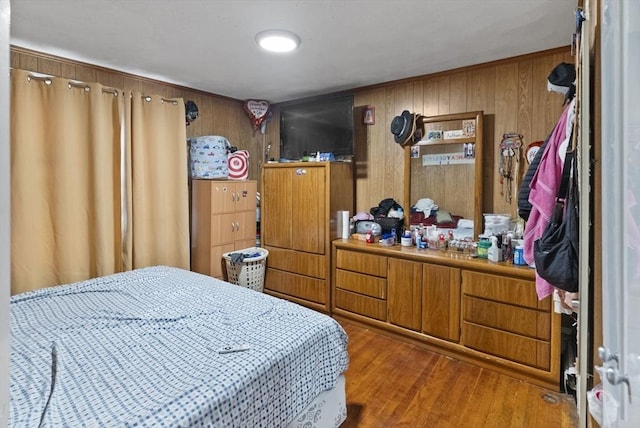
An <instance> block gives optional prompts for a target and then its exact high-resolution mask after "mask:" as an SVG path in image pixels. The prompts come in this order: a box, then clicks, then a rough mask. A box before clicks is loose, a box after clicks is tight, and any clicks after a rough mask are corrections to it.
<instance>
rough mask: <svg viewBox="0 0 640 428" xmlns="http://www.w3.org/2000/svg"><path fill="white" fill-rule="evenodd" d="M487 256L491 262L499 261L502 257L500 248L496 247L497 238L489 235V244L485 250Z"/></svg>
mask: <svg viewBox="0 0 640 428" xmlns="http://www.w3.org/2000/svg"><path fill="white" fill-rule="evenodd" d="M487 258H488V259H489V261H491V262H499V261H500V260H501V259H502V250H501V249H500V247H498V238H497V237H496V236H492V237H491V246H490V247H489V249H488V250H487Z"/></svg>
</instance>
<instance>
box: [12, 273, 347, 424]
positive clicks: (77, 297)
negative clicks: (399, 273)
mask: <svg viewBox="0 0 640 428" xmlns="http://www.w3.org/2000/svg"><path fill="white" fill-rule="evenodd" d="M10 305H11V379H10V414H9V422H10V426H15V427H23V426H25V427H31V426H45V427H58V426H105V427H113V426H131V427H150V426H153V427H158V426H166V427H178V426H180V427H187V426H189V427H191V426H207V427H287V426H291V427H294V426H305V427H314V426H317V427H328V426H338V425H340V424H341V423H342V422H343V421H344V419H345V418H346V401H345V386H344V371H345V370H346V369H347V366H348V354H347V340H348V339H347V336H346V334H345V332H344V330H343V329H342V328H341V327H340V325H339V324H338V323H337V322H336V321H335V320H333V319H332V318H330V317H328V316H326V315H324V314H321V313H318V312H315V311H312V310H310V309H307V308H303V307H301V306H299V305H296V304H294V303H291V302H288V301H285V300H281V299H276V298H274V297H271V296H268V295H265V294H262V293H258V292H255V291H252V290H249V289H247V288H243V287H240V286H236V285H232V284H229V283H226V282H223V281H220V280H217V279H214V278H211V277H208V276H205V275H201V274H197V273H194V272H189V271H185V270H181V269H177V268H171V267H164V266H156V267H150V268H144V269H139V270H134V271H131V272H125V273H119V274H114V275H109V276H105V277H101V278H96V279H93V280H88V281H83V282H79V283H75V284H69V285H62V286H56V287H51V288H47V289H41V290H37V291H32V292H28V293H23V294H18V295H15V296H13V297H12V298H11V304H10ZM242 345H247V346H246V347H248V348H249V349H247V350H244V351H237V352H225V350H226V351H228V349H225V348H228V347H232V348H233V347H236V346H242ZM221 351H222V353H221Z"/></svg>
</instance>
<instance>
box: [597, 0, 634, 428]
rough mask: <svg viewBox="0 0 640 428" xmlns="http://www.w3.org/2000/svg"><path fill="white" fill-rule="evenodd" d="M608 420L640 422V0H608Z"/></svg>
mask: <svg viewBox="0 0 640 428" xmlns="http://www.w3.org/2000/svg"><path fill="white" fill-rule="evenodd" d="M601 10H602V13H601V17H600V18H601V21H600V22H601V23H602V27H601V43H602V45H601V46H602V76H601V77H602V86H601V89H602V136H601V137H602V161H601V171H602V188H603V191H602V238H603V244H602V263H603V270H602V274H603V277H602V293H603V314H602V315H603V316H602V319H603V342H604V343H603V344H602V345H603V348H602V351H604V352H601V356H602V357H604V358H603V360H607V361H602V362H597V364H602V365H603V368H604V375H603V377H604V378H605V379H603V381H602V384H603V388H604V390H605V396H607V395H610V396H612V397H613V398H614V400H615V401H614V404H615V405H611V406H609V405H606V404H605V405H604V406H603V412H604V414H603V425H605V426H612V427H625V428H626V427H634V428H637V427H640V77H638V76H640V2H639V1H638V0H603V2H602V9H601Z"/></svg>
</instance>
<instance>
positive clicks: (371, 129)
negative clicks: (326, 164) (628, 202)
mask: <svg viewBox="0 0 640 428" xmlns="http://www.w3.org/2000/svg"><path fill="white" fill-rule="evenodd" d="M562 61H565V62H574V59H573V57H572V56H571V53H570V50H569V48H568V47H565V48H559V49H553V50H549V51H544V52H538V53H534V54H530V55H525V56H521V57H515V58H509V59H505V60H500V61H496V62H492V63H487V64H480V65H475V66H471V67H465V68H462V69H457V70H451V71H447V72H443V73H438V74H433V75H425V76H419V77H415V78H411V79H405V80H402V81H396V82H390V83H385V84H380V85H375V86H370V87H366V88H359V89H355V90H353V91H351V92H352V93H353V94H354V103H355V106H356V107H362V106H373V107H375V124H374V125H368V126H364V127H359V128H358V129H356V131H357V132H356V136H357V138H356V140H357V142H356V156H355V157H356V175H357V178H356V204H355V207H356V210H357V211H368V210H369V209H370V208H371V207H373V206H376V205H378V203H379V202H380V201H381V200H382V199H385V198H388V197H391V198H394V199H395V200H397V201H399V202H400V201H402V198H403V189H404V173H403V170H402V168H403V159H404V158H403V156H404V155H403V150H402V148H401V147H400V146H399V145H397V144H396V143H394V141H393V137H392V135H391V132H390V124H391V121H392V119H393V117H394V116H396V115H398V114H400V113H401V112H402V110H405V109H406V110H409V111H411V112H415V113H422V114H424V115H427V116H437V115H442V114H453V113H462V112H467V111H475V110H482V111H484V115H485V117H484V135H483V138H484V153H482V156H483V160H484V165H485V174H484V177H483V179H484V191H483V211H484V212H494V213H510V214H512V215H513V216H515V215H517V201H516V200H514V201H512V203H511V204H508V203H507V202H506V201H505V198H504V196H503V195H501V186H500V184H499V181H498V180H499V176H498V163H499V156H498V152H497V150H496V147H497V146H498V144H499V143H500V139H501V137H502V134H504V133H509V132H517V133H519V134H522V135H523V136H524V142H525V145H526V144H528V143H530V142H533V141H540V140H544V138H545V137H546V136H547V135H548V134H549V132H550V131H551V130H552V128H553V126H554V124H555V123H556V121H557V120H558V118H559V117H560V114H561V112H562V100H563V97H562V95H560V94H557V93H553V92H548V91H547V76H548V75H549V73H550V72H551V70H552V69H553V68H554V67H555V66H556V65H557V64H559V63H560V62H562ZM11 66H12V67H14V68H21V69H25V70H30V71H34V72H39V73H46V74H50V75H53V76H60V77H64V78H69V79H75V80H80V81H86V82H99V83H101V84H103V85H107V86H111V87H115V88H119V89H123V90H125V91H128V90H132V91H139V92H142V93H145V94H151V95H152V94H156V95H160V96H163V97H182V98H183V99H184V100H185V101H187V100H192V101H194V102H195V103H196V104H197V105H198V109H199V112H200V116H199V118H198V119H197V120H196V121H195V122H193V123H192V124H191V125H190V126H189V127H187V136H189V137H194V136H199V135H223V136H225V137H227V138H228V139H229V141H230V142H231V144H232V145H234V146H237V147H238V148H240V149H245V150H249V153H250V159H249V165H250V170H249V178H250V179H253V180H260V167H261V163H262V160H263V156H264V153H265V149H266V147H267V146H268V145H271V151H270V153H269V157H274V158H276V159H277V158H278V157H279V132H280V129H279V114H278V111H279V108H278V106H277V105H274V106H273V118H272V120H271V121H270V122H269V123H268V125H267V132H266V133H265V135H262V134H260V132H259V131H258V132H254V131H253V128H252V126H251V123H250V121H249V119H248V116H247V114H246V112H245V111H244V109H243V101H242V100H234V99H230V98H226V97H222V96H218V95H215V94H210V93H206V92H202V91H198V90H193V89H190V88H185V87H181V86H177V85H174V84H169V83H164V82H159V81H156V80H152V79H147V78H144V77H139V76H135V75H131V74H127V73H123V72H119V71H115V70H110V69H106V68H103V67H99V66H94V65H91V64H85V63H81V62H77V61H71V60H68V59H65V58H60V57H55V56H50V55H46V54H42V53H38V52H34V51H29V50H25V49H21V48H16V47H12V49H11ZM360 111H361V110H360V109H357V110H356V117H359V113H358V112H360ZM526 166H527V164H526V162H525V161H523V164H522V168H520V170H521V172H522V173H523V174H524V172H525V170H526ZM443 185H445V186H446V183H443ZM452 191H455V190H454V189H453V190H452ZM436 202H437V201H436ZM405 208H408V207H405Z"/></svg>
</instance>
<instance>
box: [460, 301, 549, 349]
mask: <svg viewBox="0 0 640 428" xmlns="http://www.w3.org/2000/svg"><path fill="white" fill-rule="evenodd" d="M462 308H463V319H464V321H467V322H471V323H474V324H479V325H483V326H487V327H491V328H495V329H499V330H504V331H508V332H511V333H515V334H519V335H522V336H527V337H531V338H535V339H541V340H546V341H548V340H550V339H551V314H550V313H549V312H544V311H538V310H535V309H527V308H522V307H518V306H512V305H508V304H505V303H499V302H495V301H491V300H485V299H480V298H477V297H473V296H464V298H463V300H462Z"/></svg>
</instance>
